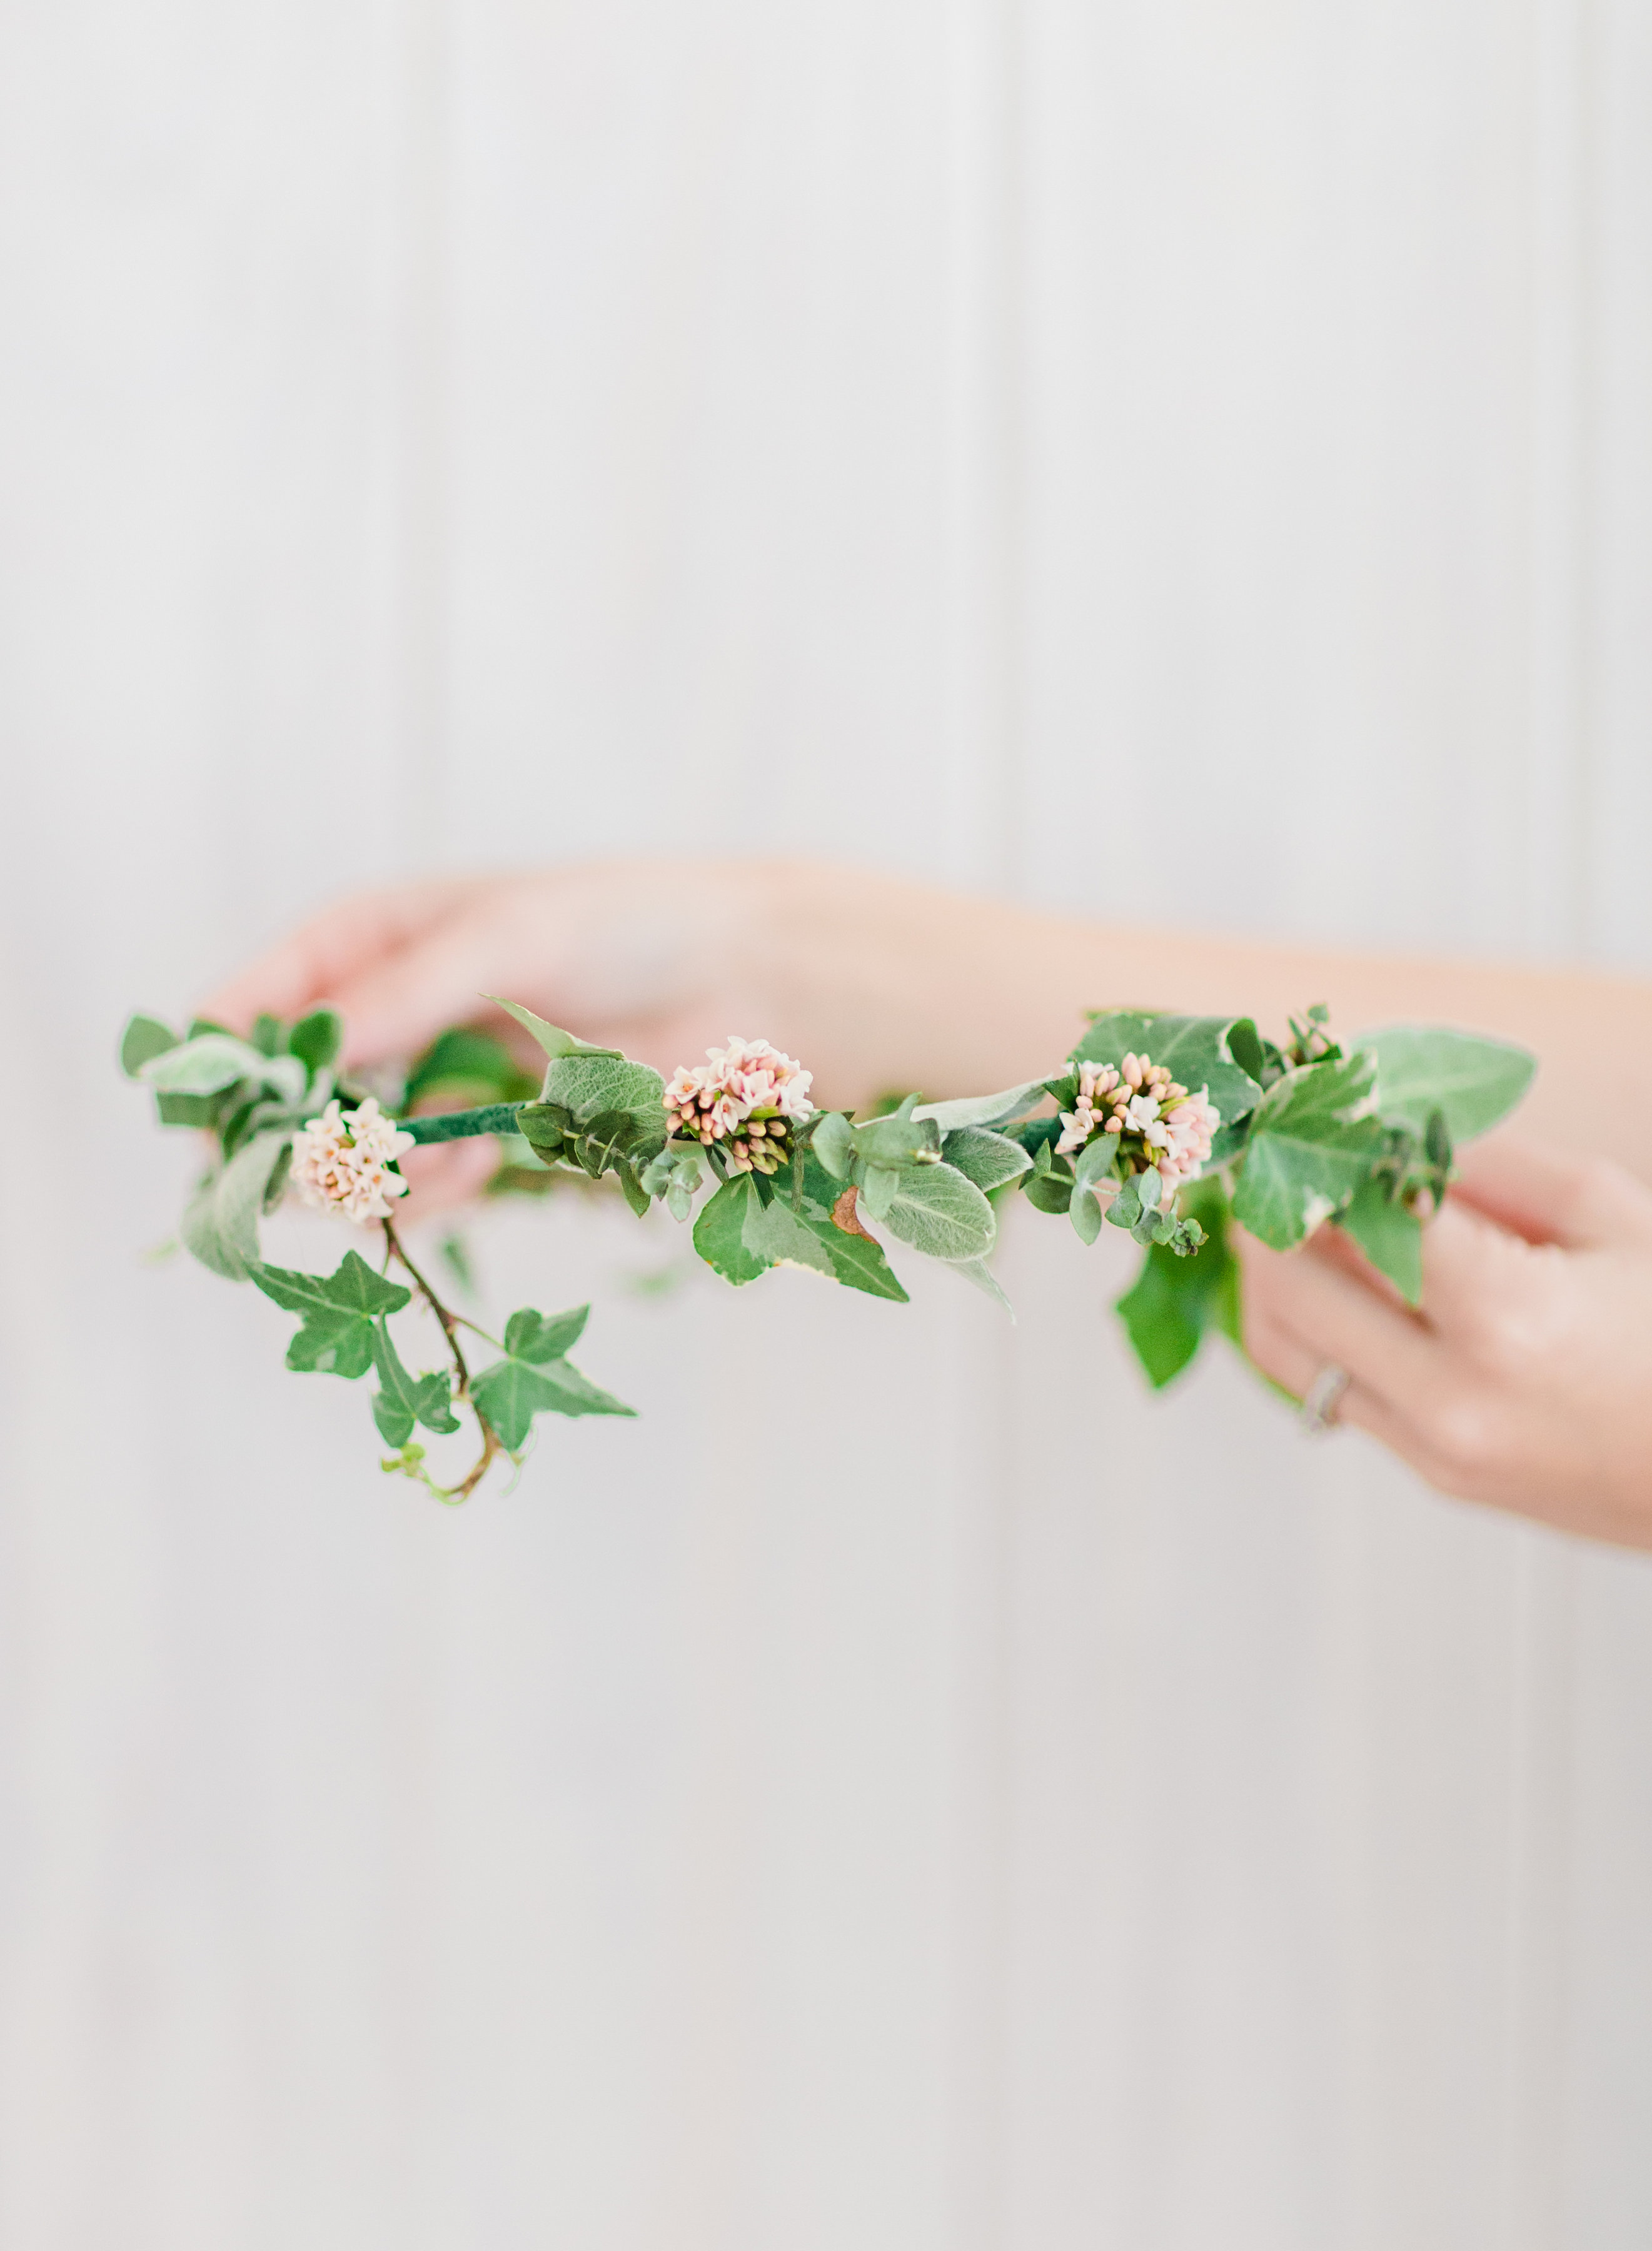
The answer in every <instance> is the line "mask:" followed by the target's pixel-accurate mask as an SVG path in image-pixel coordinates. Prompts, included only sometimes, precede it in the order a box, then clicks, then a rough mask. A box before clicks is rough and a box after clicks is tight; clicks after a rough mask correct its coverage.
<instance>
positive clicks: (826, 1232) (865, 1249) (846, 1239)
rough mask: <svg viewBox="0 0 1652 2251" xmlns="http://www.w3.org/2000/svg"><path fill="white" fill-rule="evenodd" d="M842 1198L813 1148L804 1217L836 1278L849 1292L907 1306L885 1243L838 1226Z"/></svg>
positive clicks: (807, 1167) (807, 1165) (806, 1162)
mask: <svg viewBox="0 0 1652 2251" xmlns="http://www.w3.org/2000/svg"><path fill="white" fill-rule="evenodd" d="M843 1194H844V1191H843V1188H842V1187H841V1186H840V1185H839V1183H838V1182H837V1181H836V1180H834V1179H833V1177H832V1176H831V1174H829V1172H828V1171H827V1170H826V1168H825V1167H824V1166H823V1165H821V1164H819V1163H817V1162H816V1160H815V1154H814V1150H813V1148H812V1147H811V1148H810V1149H809V1151H808V1152H807V1153H806V1154H805V1158H804V1162H803V1200H802V1221H803V1223H804V1225H805V1226H806V1227H808V1228H809V1229H812V1230H813V1232H814V1233H815V1235H816V1236H818V1238H819V1240H820V1242H821V1243H822V1244H823V1247H824V1249H825V1252H826V1256H827V1257H828V1258H829V1259H830V1261H831V1266H832V1272H833V1274H834V1276H835V1277H836V1279H837V1280H838V1281H839V1282H841V1283H842V1284H843V1286H844V1287H845V1288H846V1289H850V1290H861V1291H864V1292H865V1294H866V1296H868V1297H869V1298H884V1299H888V1301H889V1302H890V1303H891V1304H892V1305H897V1306H904V1305H906V1303H907V1302H908V1300H907V1297H906V1291H905V1290H904V1289H902V1287H901V1285H900V1282H899V1278H898V1277H897V1275H896V1273H895V1271H894V1269H893V1267H892V1266H891V1264H890V1263H889V1261H888V1259H887V1258H886V1257H885V1255H884V1247H883V1245H882V1243H879V1242H878V1241H877V1240H876V1239H875V1238H874V1237H873V1236H870V1235H868V1234H866V1233H865V1232H864V1230H863V1231H862V1232H861V1233H859V1234H855V1233H853V1232H851V1231H850V1230H847V1229H843V1228H841V1227H839V1226H838V1224H837V1222H836V1218H835V1216H834V1215H835V1213H836V1209H837V1207H838V1203H839V1201H840V1199H841V1198H842V1196H843ZM857 1201H858V1199H857Z"/></svg>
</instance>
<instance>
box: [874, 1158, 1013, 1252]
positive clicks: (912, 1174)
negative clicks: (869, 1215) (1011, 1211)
mask: <svg viewBox="0 0 1652 2251" xmlns="http://www.w3.org/2000/svg"><path fill="white" fill-rule="evenodd" d="M883 1220H884V1224H885V1226H886V1227H887V1228H888V1229H889V1231H890V1233H891V1234H892V1235H895V1236H899V1238H900V1240H901V1241H902V1242H903V1243H910V1244H911V1245H912V1247H913V1250H920V1251H921V1252H922V1253H923V1255H924V1257H926V1258H942V1259H946V1260H947V1261H949V1262H954V1263H961V1262H963V1261H965V1260H968V1259H974V1258H984V1257H986V1255H987V1253H988V1252H989V1250H991V1248H992V1246H993V1244H994V1243H995V1242H996V1240H997V1235H998V1222H997V1219H996V1216H995V1215H994V1212H993V1209H992V1206H991V1205H990V1204H989V1202H987V1199H986V1197H985V1196H984V1195H982V1193H981V1190H980V1189H979V1188H977V1187H976V1186H975V1182H974V1181H969V1180H966V1179H965V1178H964V1176H963V1174H961V1172H959V1171H958V1170H957V1169H956V1168H955V1167H954V1166H952V1165H947V1164H939V1165H913V1166H912V1167H910V1168H909V1169H908V1170H906V1171H905V1172H902V1173H901V1174H899V1176H898V1178H897V1181H896V1184H895V1191H894V1195H893V1196H892V1199H891V1202H890V1204H889V1208H888V1210H887V1211H886V1212H885V1214H884V1215H883Z"/></svg>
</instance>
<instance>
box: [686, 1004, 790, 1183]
mask: <svg viewBox="0 0 1652 2251" xmlns="http://www.w3.org/2000/svg"><path fill="white" fill-rule="evenodd" d="M705 1056H706V1059H705V1062H704V1063H701V1064H699V1065H698V1067H697V1068H694V1069H691V1068H690V1066H689V1065H688V1064H687V1063H684V1064H683V1065H682V1066H681V1067H680V1068H679V1069H678V1070H677V1071H676V1072H674V1073H673V1075H672V1077H671V1081H670V1084H669V1085H668V1086H667V1088H666V1090H665V1107H666V1112H667V1114H668V1116H669V1117H670V1120H671V1131H672V1132H674V1133H684V1134H691V1135H692V1136H693V1138H694V1139H696V1140H697V1141H700V1142H703V1143H706V1144H710V1143H711V1142H713V1141H718V1142H722V1143H725V1144H726V1153H727V1157H728V1161H729V1165H730V1167H731V1169H732V1170H733V1171H734V1172H737V1173H752V1172H756V1173H773V1172H777V1171H778V1170H779V1168H780V1164H781V1159H782V1158H783V1157H784V1156H785V1154H786V1147H787V1132H788V1126H789V1125H793V1124H796V1125H803V1124H804V1123H806V1122H807V1120H808V1119H810V1118H812V1117H813V1116H814V1105H813V1104H812V1103H811V1102H810V1101H809V1088H810V1087H811V1086H812V1085H813V1084H814V1083H815V1075H814V1073H813V1072H812V1071H808V1070H804V1069H803V1068H802V1064H801V1063H794V1061H793V1060H792V1058H791V1056H788V1055H782V1054H781V1051H780V1049H778V1048H773V1047H771V1046H770V1045H769V1043H768V1042H767V1040H743V1039H741V1038H740V1037H739V1035H738V1034H737V1033H731V1034H730V1035H729V1042H728V1045H727V1046H726V1047H725V1048H707V1049H706V1050H705Z"/></svg>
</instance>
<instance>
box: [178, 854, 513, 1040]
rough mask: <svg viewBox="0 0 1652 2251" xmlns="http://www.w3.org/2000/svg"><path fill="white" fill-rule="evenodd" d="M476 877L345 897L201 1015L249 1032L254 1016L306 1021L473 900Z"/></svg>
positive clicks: (224, 991)
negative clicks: (307, 1012) (312, 1011)
mask: <svg viewBox="0 0 1652 2251" xmlns="http://www.w3.org/2000/svg"><path fill="white" fill-rule="evenodd" d="M478 888H479V886H478V883H477V882H476V881H475V879H459V880H455V881H452V882H445V883H405V884H400V885H398V886H397V887H396V888H395V889H394V890H382V891H364V892H361V893H359V894H358V895H357V897H354V898H350V899H344V900H341V901H340V902H339V904H337V906H332V907H329V908H328V909H327V910H326V911H325V912H324V913H323V914H319V915H316V916H315V917H314V918H312V919H311V920H310V921H309V922H307V923H305V924H303V925H302V926H301V927H300V928H299V929H297V930H295V932H293V933H292V935H291V936H290V937H288V938H283V939H282V940H281V944H280V945H276V946H273V947H272V948H271V949H270V951H269V952H267V953H266V954H263V955H262V956H260V959H258V960H257V961H254V962H253V963H251V964H249V966H247V967H246V969H244V970H242V971H241V972H240V973H239V975H238V976H236V977H233V978H232V979H231V980H230V981H229V983H228V984H226V985H222V986H220V987H219V989H218V991H217V992H216V993H214V994H212V997H211V998H210V999H209V1000H208V1001H205V1002H204V1003H203V1007H202V1013H203V1014H204V1015H209V1016H212V1017H214V1018H215V1019H217V1020H218V1021H219V1022H224V1023H227V1024H231V1025H233V1026H234V1027H235V1028H236V1029H238V1030H242V1031H244V1030H245V1029H246V1027H247V1026H248V1025H249V1024H250V1023H251V1022H252V1021H253V1017H254V1016H256V1015H260V1013H261V1012H266V1011H267V1013H268V1014H269V1015H272V1016H286V1017H289V1018H290V1017H293V1016H298V1015H302V1014H303V1013H304V1011H305V1010H306V1009H307V1008H314V1007H316V1005H317V1004H318V1003H319V1002H321V1001H336V1000H337V998H338V996H339V994H340V993H341V992H342V991H343V990H344V987H347V986H348V985H349V984H350V983H351V981H352V980H356V979H358V978H359V977H361V976H362V975H364V973H366V972H367V971H368V970H369V969H370V968H371V966H372V965H373V964H374V963H375V962H378V961H380V960H383V959H385V958H386V957H388V956H390V955H392V954H393V953H394V952H395V951H396V950H397V949H398V948H399V947H400V946H403V945H406V944H407V943H408V941H409V940H410V939H412V938H414V937H415V936H416V935H417V934H418V933H420V932H423V931H426V930H427V929H429V928H430V927H431V925H433V924H438V923H440V922H441V919H442V918H444V917H445V916H447V915H449V914H452V913H453V912H455V911H456V910H457V909H458V908H459V907H460V906H462V904H465V903H466V902H467V901H468V900H469V898H471V897H474V896H475V893H476V890H478Z"/></svg>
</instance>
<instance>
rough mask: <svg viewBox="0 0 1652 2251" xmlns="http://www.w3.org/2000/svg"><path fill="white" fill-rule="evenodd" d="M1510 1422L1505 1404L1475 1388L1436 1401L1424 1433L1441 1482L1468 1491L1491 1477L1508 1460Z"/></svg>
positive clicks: (1494, 1395)
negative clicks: (1441, 1473) (1440, 1473)
mask: <svg viewBox="0 0 1652 2251" xmlns="http://www.w3.org/2000/svg"><path fill="white" fill-rule="evenodd" d="M1426 1437H1427V1441H1428V1448H1429V1451H1430V1453H1431V1454H1432V1456H1433V1459H1434V1462H1435V1464H1436V1465H1438V1467H1439V1469H1440V1471H1441V1472H1443V1479H1442V1481H1444V1482H1447V1483H1449V1484H1450V1485H1452V1486H1455V1487H1456V1488H1458V1489H1459V1490H1468V1489H1471V1488H1473V1487H1475V1486H1478V1485H1479V1484H1481V1483H1482V1481H1483V1480H1484V1479H1488V1478H1491V1477H1494V1476H1495V1475H1496V1472H1498V1471H1499V1470H1500V1469H1501V1468H1502V1467H1503V1465H1504V1464H1505V1462H1506V1461H1507V1459H1508V1456H1509V1448H1510V1413H1509V1409H1508V1407H1507V1406H1506V1404H1504V1403H1503V1402H1502V1401H1500V1400H1499V1399H1498V1398H1497V1396H1496V1394H1495V1393H1492V1392H1488V1391H1484V1390H1482V1389H1478V1388H1476V1389H1473V1390H1468V1391H1460V1392H1454V1393H1452V1394H1450V1395H1448V1396H1447V1397H1445V1398H1444V1399H1441V1400H1440V1401H1439V1402H1438V1403H1436V1405H1435V1406H1434V1408H1433V1410H1432V1412H1431V1413H1430V1414H1429V1416H1428V1417H1427V1419H1426Z"/></svg>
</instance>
